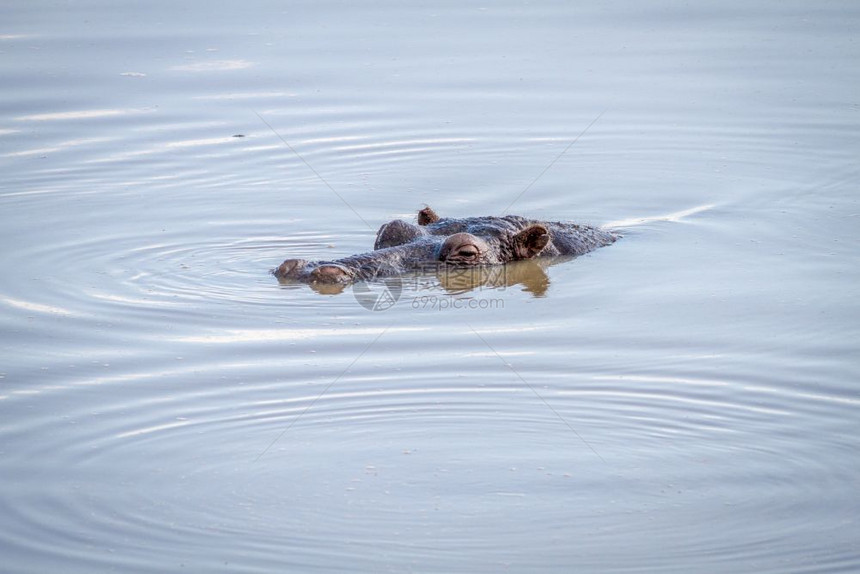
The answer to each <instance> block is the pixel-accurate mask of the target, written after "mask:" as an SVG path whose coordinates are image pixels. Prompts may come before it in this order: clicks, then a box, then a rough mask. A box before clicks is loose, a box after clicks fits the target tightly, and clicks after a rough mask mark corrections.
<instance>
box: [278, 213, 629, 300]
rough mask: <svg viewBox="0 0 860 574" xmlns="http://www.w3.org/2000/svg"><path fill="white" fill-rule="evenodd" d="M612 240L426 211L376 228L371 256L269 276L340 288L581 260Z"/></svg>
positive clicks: (578, 228) (582, 231)
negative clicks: (414, 220)
mask: <svg viewBox="0 0 860 574" xmlns="http://www.w3.org/2000/svg"><path fill="white" fill-rule="evenodd" d="M617 238H618V236H617V235H616V234H615V233H613V232H611V231H608V230H604V229H600V228H598V227H591V226H588V225H578V224H575V223H562V222H556V221H534V220H531V219H527V218H525V217H520V216H518V215H506V216H504V217H494V216H485V217H466V218H459V219H455V218H440V217H439V216H438V215H436V213H435V212H434V211H433V210H432V209H430V208H429V207H426V208H424V209H422V210H421V211H419V212H418V225H413V224H411V223H407V222H405V221H400V220H394V221H391V222H389V223H386V224H384V225H383V226H382V227H380V228H379V231H378V232H377V234H376V242H375V244H374V250H373V251H370V252H367V253H361V254H359V255H351V256H349V257H344V258H342V259H335V260H332V261H306V260H304V259H287V260H286V261H284V262H283V263H281V265H280V266H279V267H278V268H277V269H274V270H273V273H274V274H275V276H277V277H278V278H280V279H287V280H293V281H299V282H303V283H310V284H346V283H351V282H353V281H361V280H368V279H374V278H378V277H387V276H392V275H397V274H400V273H406V272H409V271H422V270H427V269H432V268H435V267H438V266H440V265H442V266H448V265H451V266H457V267H468V266H488V265H502V264H505V263H509V262H512V261H519V260H524V259H532V258H535V257H554V256H559V255H570V256H577V255H583V254H585V253H588V252H589V251H593V250H595V249H597V248H599V247H604V246H606V245H610V244H612V243H614V242H615V240H616V239H617Z"/></svg>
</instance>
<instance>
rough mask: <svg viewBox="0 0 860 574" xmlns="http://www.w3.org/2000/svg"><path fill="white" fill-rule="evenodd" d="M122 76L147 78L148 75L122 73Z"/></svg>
mask: <svg viewBox="0 0 860 574" xmlns="http://www.w3.org/2000/svg"><path fill="white" fill-rule="evenodd" d="M120 76H125V77H127V78H145V77H146V74H144V73H143V72H121V73H120Z"/></svg>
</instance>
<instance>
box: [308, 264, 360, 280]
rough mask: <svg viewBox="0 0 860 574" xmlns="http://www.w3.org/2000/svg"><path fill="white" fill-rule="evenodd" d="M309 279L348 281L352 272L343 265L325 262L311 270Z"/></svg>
mask: <svg viewBox="0 0 860 574" xmlns="http://www.w3.org/2000/svg"><path fill="white" fill-rule="evenodd" d="M311 280H312V281H315V282H318V283H348V282H349V281H351V280H352V273H351V272H350V271H349V269H347V268H346V267H344V266H343V265H337V264H336V263H325V264H323V265H320V266H319V267H317V268H316V269H314V270H313V271H311Z"/></svg>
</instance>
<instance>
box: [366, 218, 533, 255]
mask: <svg viewBox="0 0 860 574" xmlns="http://www.w3.org/2000/svg"><path fill="white" fill-rule="evenodd" d="M474 219H475V221H470V220H463V219H458V220H445V219H442V218H440V217H439V216H438V215H436V213H435V212H434V211H433V210H432V209H430V208H429V207H425V208H424V209H422V210H421V211H419V212H418V225H412V224H410V223H406V222H405V221H401V220H399V219H396V220H394V221H391V222H389V223H386V224H385V225H383V226H382V227H380V228H379V231H378V232H377V234H376V242H375V243H374V246H373V248H374V249H377V250H378V249H385V248H389V247H397V246H402V245H406V244H409V243H413V242H416V241H417V240H420V239H421V238H430V237H432V238H436V239H437V241H438V239H441V242H438V243H437V248H436V250H435V251H434V253H433V260H435V261H438V262H440V263H446V264H448V265H460V266H462V265H498V264H500V263H508V262H509V261H516V260H520V259H531V258H532V257H535V256H537V255H539V254H540V253H541V252H542V251H543V250H544V248H545V247H546V246H547V244H548V243H549V241H550V233H549V230H548V229H547V228H546V226H544V225H542V224H540V223H535V224H532V225H525V226H524V225H516V224H515V223H513V222H511V221H510V220H508V219H506V218H499V217H493V218H490V217H484V218H474Z"/></svg>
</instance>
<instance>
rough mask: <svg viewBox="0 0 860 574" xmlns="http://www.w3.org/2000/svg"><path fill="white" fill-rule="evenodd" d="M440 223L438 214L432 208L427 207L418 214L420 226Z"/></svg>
mask: <svg viewBox="0 0 860 574" xmlns="http://www.w3.org/2000/svg"><path fill="white" fill-rule="evenodd" d="M437 221H439V216H438V215H436V212H435V211H433V210H432V209H430V206H427V207H425V208H424V209H422V210H421V211H419V212H418V225H430V224H431V223H436V222H437Z"/></svg>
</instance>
